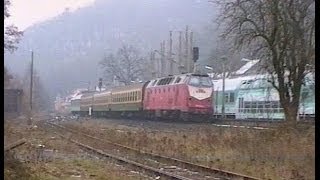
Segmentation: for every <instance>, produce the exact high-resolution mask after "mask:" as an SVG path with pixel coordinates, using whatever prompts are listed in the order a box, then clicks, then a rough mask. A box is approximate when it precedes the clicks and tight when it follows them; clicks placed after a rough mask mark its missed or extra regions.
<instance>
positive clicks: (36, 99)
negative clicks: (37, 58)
mask: <svg viewBox="0 0 320 180" xmlns="http://www.w3.org/2000/svg"><path fill="white" fill-rule="evenodd" d="M30 71H31V64H29V66H28V68H27V69H26V72H25V76H24V78H23V84H22V88H23V92H24V102H25V104H24V109H25V110H27V111H29V110H30V109H29V103H30ZM32 94H33V95H32V104H33V108H32V109H33V112H41V111H45V110H47V109H49V107H50V99H49V95H48V92H47V90H46V88H45V87H44V86H43V83H42V80H41V77H40V75H39V73H38V72H37V70H35V69H34V71H33V88H32Z"/></svg>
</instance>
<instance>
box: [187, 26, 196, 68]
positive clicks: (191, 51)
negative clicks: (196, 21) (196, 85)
mask: <svg viewBox="0 0 320 180" xmlns="http://www.w3.org/2000/svg"><path fill="white" fill-rule="evenodd" d="M192 46H193V32H192V31H191V32H190V51H189V52H190V56H189V59H187V60H188V62H189V71H190V72H193V70H194V69H193V68H194V62H193V58H192V57H193V50H192Z"/></svg>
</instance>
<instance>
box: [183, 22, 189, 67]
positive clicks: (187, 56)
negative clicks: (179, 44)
mask: <svg viewBox="0 0 320 180" xmlns="http://www.w3.org/2000/svg"><path fill="white" fill-rule="evenodd" d="M188 28H189V27H188V26H186V35H185V36H186V44H185V48H186V49H185V50H186V52H185V56H186V57H185V58H186V59H185V60H184V64H185V67H187V71H188V73H189V65H188V64H189V63H188V62H189V61H188V59H189V45H188V40H189V38H188V31H189V30H188Z"/></svg>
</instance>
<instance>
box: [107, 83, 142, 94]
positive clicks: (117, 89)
mask: <svg viewBox="0 0 320 180" xmlns="http://www.w3.org/2000/svg"><path fill="white" fill-rule="evenodd" d="M144 84H145V83H135V84H130V85H127V86H118V87H115V88H112V90H111V93H117V92H121V91H130V90H135V89H142V87H143V86H144Z"/></svg>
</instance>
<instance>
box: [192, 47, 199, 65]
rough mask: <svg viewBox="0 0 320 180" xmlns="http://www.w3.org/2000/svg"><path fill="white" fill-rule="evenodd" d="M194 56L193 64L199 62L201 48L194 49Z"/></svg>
mask: <svg viewBox="0 0 320 180" xmlns="http://www.w3.org/2000/svg"><path fill="white" fill-rule="evenodd" d="M192 51H193V52H192V54H193V57H192V59H193V62H197V60H198V59H199V47H193V48H192Z"/></svg>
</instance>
